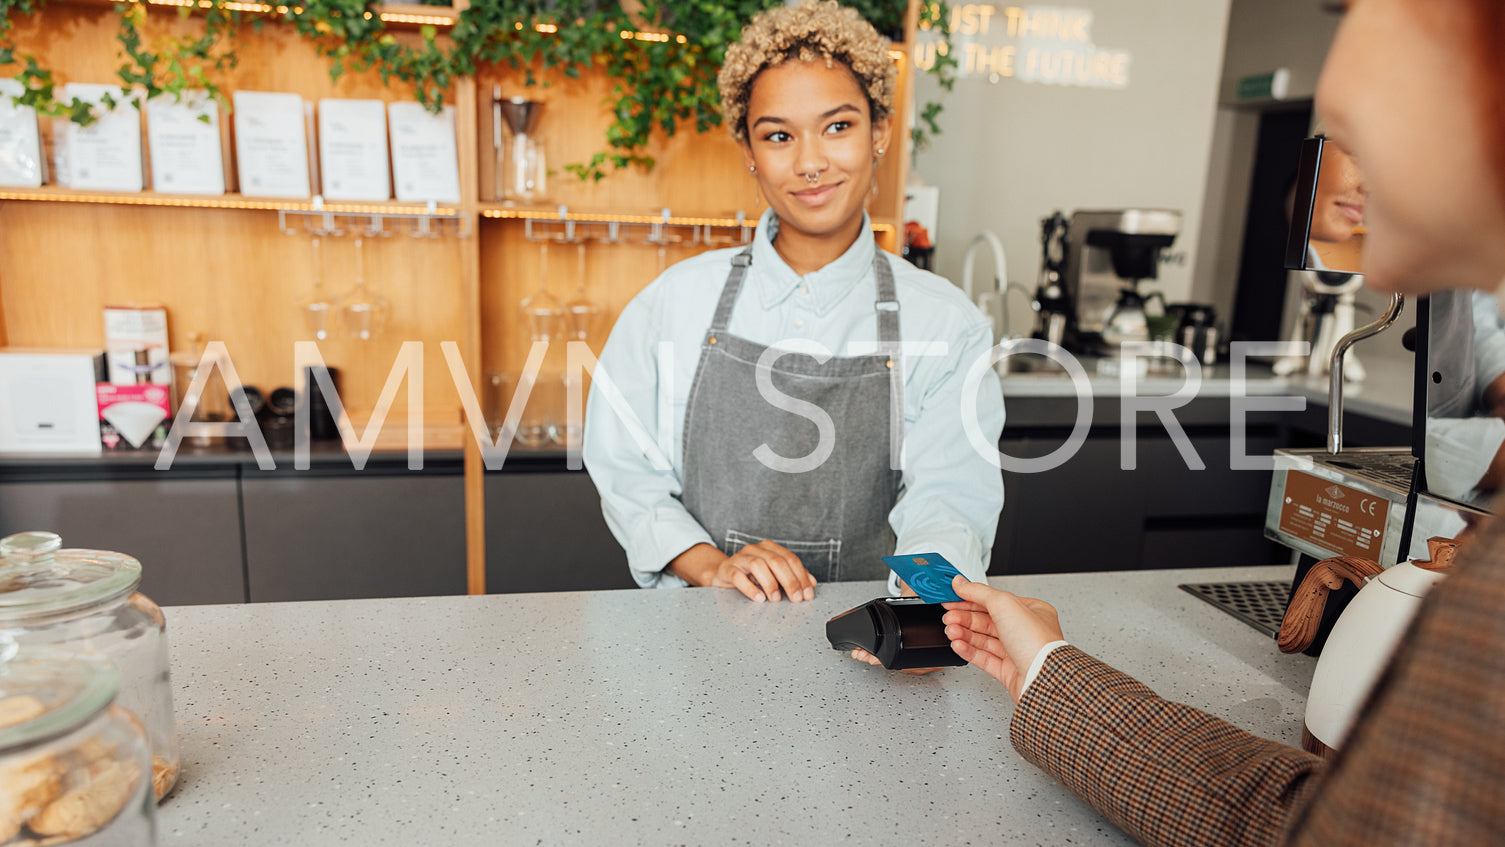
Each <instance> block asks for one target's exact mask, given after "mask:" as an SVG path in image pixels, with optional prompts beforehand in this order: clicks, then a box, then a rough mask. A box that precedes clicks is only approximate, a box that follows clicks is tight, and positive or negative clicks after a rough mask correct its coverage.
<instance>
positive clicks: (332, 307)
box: [303, 235, 340, 341]
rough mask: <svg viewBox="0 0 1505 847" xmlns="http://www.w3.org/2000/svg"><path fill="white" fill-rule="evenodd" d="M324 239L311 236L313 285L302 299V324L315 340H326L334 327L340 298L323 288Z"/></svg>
mask: <svg viewBox="0 0 1505 847" xmlns="http://www.w3.org/2000/svg"><path fill="white" fill-rule="evenodd" d="M323 242H324V239H323V238H322V237H321V236H318V235H315V236H314V237H313V246H312V250H313V256H314V274H313V280H314V286H313V291H312V292H311V293H310V294H309V295H308V299H306V300H304V301H303V319H304V325H305V326H306V327H307V329H308V334H309V335H312V336H313V337H314V340H315V341H326V340H328V338H329V336H330V334H331V332H332V330H333V329H334V316H335V313H336V312H338V311H339V308H340V300H339V298H338V297H336V296H334V295H333V294H331V293H329V292H328V291H326V290H325V288H324V254H323V250H324V247H323Z"/></svg>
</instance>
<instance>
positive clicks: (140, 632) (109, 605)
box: [0, 532, 178, 843]
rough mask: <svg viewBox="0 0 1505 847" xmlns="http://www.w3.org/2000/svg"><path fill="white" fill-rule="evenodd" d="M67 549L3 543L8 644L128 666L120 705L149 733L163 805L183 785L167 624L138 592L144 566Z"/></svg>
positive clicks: (0, 576)
mask: <svg viewBox="0 0 1505 847" xmlns="http://www.w3.org/2000/svg"><path fill="white" fill-rule="evenodd" d="M62 546H63V542H62V539H61V538H59V537H58V536H57V535H56V534H54V533H51V532H23V533H19V534H17V535H12V536H9V537H7V538H5V539H4V540H0V639H3V638H6V637H10V638H13V639H15V640H16V641H17V642H18V643H20V644H23V645H27V644H54V645H59V646H66V647H68V648H70V649H74V650H82V651H91V652H96V653H102V654H104V655H105V656H106V657H108V658H109V659H110V660H111V661H113V662H114V663H115V665H116V667H118V668H119V669H120V691H119V695H118V697H117V698H116V702H117V703H119V705H121V706H123V707H125V708H126V709H129V710H130V711H132V712H134V713H135V714H136V716H137V717H139V718H140V719H141V723H142V724H143V725H144V726H145V728H146V737H147V741H148V742H149V744H150V746H151V751H152V785H153V789H154V792H155V795H156V798H157V799H158V800H161V799H162V798H163V797H165V796H167V793H168V792H169V791H171V790H172V788H173V786H174V785H176V784H177V781H178V731H177V725H176V724H175V723H174V720H173V708H172V681H171V679H170V678H169V676H168V666H167V620H166V618H164V617H163V615H162V609H161V608H160V607H158V606H157V604H156V603H153V602H152V601H151V599H150V598H148V597H147V596H146V595H144V594H141V593H140V592H138V591H137V590H136V586H137V585H139V584H140V583H141V563H140V562H138V561H136V560H135V559H133V558H131V557H130V556H126V555H123V554H120V553H111V552H108V551H105V550H64V549H62ZM0 843H3V842H0Z"/></svg>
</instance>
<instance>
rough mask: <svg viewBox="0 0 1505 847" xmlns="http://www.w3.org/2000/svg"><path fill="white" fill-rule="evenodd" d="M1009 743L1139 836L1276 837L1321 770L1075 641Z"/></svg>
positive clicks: (1047, 670) (1270, 840) (1034, 688)
mask: <svg viewBox="0 0 1505 847" xmlns="http://www.w3.org/2000/svg"><path fill="white" fill-rule="evenodd" d="M1271 649H1274V648H1273V645H1272V647H1271ZM1010 740H1012V742H1013V744H1014V747H1015V749H1017V750H1018V751H1019V752H1020V753H1021V754H1023V755H1024V758H1026V759H1028V760H1029V761H1030V762H1032V763H1034V764H1035V765H1037V766H1039V767H1040V768H1043V769H1044V770H1046V771H1048V772H1050V773H1051V774H1052V775H1054V776H1055V777H1056V778H1057V779H1059V780H1061V781H1062V782H1064V783H1066V785H1067V787H1069V788H1071V789H1072V790H1073V791H1075V792H1076V793H1077V794H1079V795H1081V796H1082V797H1083V798H1084V799H1086V800H1087V802H1089V803H1091V804H1092V806H1093V808H1095V809H1097V810H1098V811H1099V812H1102V813H1103V814H1104V815H1105V816H1107V817H1108V819H1110V820H1112V821H1113V823H1115V824H1117V825H1118V827H1119V828H1120V829H1122V830H1124V831H1125V832H1127V833H1129V834H1130V835H1132V836H1134V837H1135V838H1136V839H1138V840H1139V841H1141V842H1142V843H1145V844H1167V845H1170V844H1175V845H1198V847H1205V845H1219V847H1221V845H1235V844H1239V845H1256V844H1277V843H1279V841H1280V836H1281V832H1282V830H1283V829H1284V826H1285V822H1286V821H1287V820H1288V819H1289V818H1290V817H1291V814H1292V812H1293V810H1294V809H1296V808H1297V807H1299V806H1300V805H1301V804H1303V803H1305V802H1306V801H1307V799H1308V797H1309V796H1310V794H1311V792H1312V789H1313V787H1314V786H1315V782H1316V780H1317V779H1319V778H1320V775H1321V773H1322V771H1323V770H1324V764H1323V762H1322V760H1321V759H1319V758H1317V757H1316V756H1313V755H1311V754H1309V753H1306V752H1304V751H1301V750H1298V749H1295V748H1293V747H1287V746H1285V745H1283V744H1276V743H1275V742H1273V741H1266V740H1265V739H1263V738H1257V737H1255V736H1253V735H1250V734H1249V733H1247V732H1244V731H1243V730H1241V729H1239V728H1238V727H1235V726H1233V725H1232V724H1230V723H1228V722H1226V721H1223V720H1219V719H1218V718H1215V717H1213V716H1212V715H1209V714H1206V713H1204V712H1200V711H1198V710H1196V709H1193V708H1192V707H1190V706H1184V705H1182V704H1180V703H1172V702H1170V701H1169V700H1164V699H1161V698H1160V697H1157V696H1156V695H1155V692H1153V691H1151V690H1150V689H1149V688H1147V687H1145V686H1144V685H1142V684H1141V683H1139V682H1137V681H1135V680H1134V679H1132V678H1130V677H1128V676H1127V675H1125V674H1122V673H1120V672H1118V671H1116V670H1114V669H1113V668H1111V667H1109V666H1107V665H1105V664H1103V663H1102V662H1100V661H1098V660H1097V659H1094V658H1092V657H1091V656H1089V655H1087V654H1086V653H1084V652H1082V651H1081V650H1079V649H1077V648H1076V647H1070V646H1068V647H1061V648H1059V649H1057V650H1056V651H1055V652H1054V653H1052V654H1051V655H1050V657H1049V658H1048V659H1046V661H1045V665H1044V667H1043V668H1042V669H1041V671H1040V675H1039V676H1038V677H1036V678H1035V681H1034V682H1032V683H1031V684H1030V686H1029V688H1028V689H1027V690H1026V691H1025V693H1024V699H1023V700H1021V701H1020V703H1019V706H1018V708H1016V709H1015V710H1014V718H1013V724H1012V726H1011V728H1010Z"/></svg>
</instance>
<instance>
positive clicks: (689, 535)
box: [627, 506, 716, 588]
mask: <svg viewBox="0 0 1505 847" xmlns="http://www.w3.org/2000/svg"><path fill="white" fill-rule="evenodd" d="M697 544H709V545H711V546H712V547H715V546H716V543H715V542H714V541H712V540H711V536H710V534H708V533H707V532H706V531H705V527H702V526H701V525H700V523H699V522H697V521H696V520H695V518H693V517H691V516H690V513H689V512H686V511H685V510H684V509H678V508H670V507H665V506H661V507H659V508H656V509H654V510H653V512H652V514H650V515H649V517H648V520H646V521H644V522H643V525H642V526H641V527H640V528H639V529H638V531H637V532H636V533H634V534H633V537H632V542H631V543H630V544H629V545H628V547H627V566H628V567H629V568H630V569H631V570H632V578H633V579H635V580H637V583H638V585H640V586H642V587H643V588H683V587H685V585H686V584H687V583H686V582H685V581H684V580H682V579H680V578H679V577H677V576H675V575H674V574H672V573H669V572H668V571H666V570H665V568H667V567H668V566H669V563H670V562H672V561H674V557H675V556H678V555H679V554H680V553H683V552H685V551H686V550H688V549H690V548H691V547H694V546H695V545H697Z"/></svg>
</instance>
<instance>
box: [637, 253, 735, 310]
mask: <svg viewBox="0 0 1505 847" xmlns="http://www.w3.org/2000/svg"><path fill="white" fill-rule="evenodd" d="M740 251H741V248H738V247H732V248H726V249H722V250H708V251H706V252H704V253H700V254H697V255H695V256H691V257H690V258H688V259H684V260H682V261H679V262H675V263H674V264H672V265H670V266H669V267H668V268H667V269H665V270H664V272H663V273H661V274H659V275H658V276H657V277H655V278H654V279H653V281H652V282H650V283H648V284H647V285H645V286H643V289H642V290H641V291H639V292H638V293H637V294H635V295H634V296H633V298H632V300H631V301H629V302H628V304H627V308H628V309H630V310H632V311H637V310H640V309H641V310H647V311H650V312H654V313H657V312H661V311H663V310H665V309H678V308H682V307H684V306H686V305H689V304H690V303H695V302H698V301H699V300H703V299H706V298H707V297H714V296H715V295H716V294H719V293H720V292H721V285H720V283H722V282H724V281H725V280H726V276H727V274H728V273H730V272H731V269H732V257H733V256H735V255H737V253H739V252H740Z"/></svg>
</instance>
